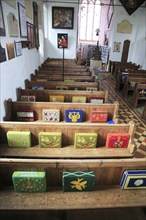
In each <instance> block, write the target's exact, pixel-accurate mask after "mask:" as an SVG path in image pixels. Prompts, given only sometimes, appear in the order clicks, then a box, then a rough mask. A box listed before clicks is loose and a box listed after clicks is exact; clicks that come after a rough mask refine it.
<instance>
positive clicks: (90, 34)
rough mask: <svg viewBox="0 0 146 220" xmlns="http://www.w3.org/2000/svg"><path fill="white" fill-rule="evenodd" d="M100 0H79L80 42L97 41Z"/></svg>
mask: <svg viewBox="0 0 146 220" xmlns="http://www.w3.org/2000/svg"><path fill="white" fill-rule="evenodd" d="M100 11H101V5H100V0H79V24H78V29H79V31H78V33H79V35H78V36H79V37H78V40H79V42H80V43H95V42H97V36H96V29H97V28H99V24H100Z"/></svg>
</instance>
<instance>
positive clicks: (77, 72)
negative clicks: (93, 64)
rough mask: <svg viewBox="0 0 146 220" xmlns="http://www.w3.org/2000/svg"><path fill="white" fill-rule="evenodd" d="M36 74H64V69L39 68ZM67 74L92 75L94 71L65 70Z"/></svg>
mask: <svg viewBox="0 0 146 220" xmlns="http://www.w3.org/2000/svg"><path fill="white" fill-rule="evenodd" d="M35 75H36V76H37V75H59V76H60V75H62V70H56V71H54V70H47V69H42V68H41V69H39V70H35ZM66 75H69V76H70V75H71V76H76V75H77V76H91V75H92V73H91V72H89V71H88V72H87V71H65V72H64V76H66Z"/></svg>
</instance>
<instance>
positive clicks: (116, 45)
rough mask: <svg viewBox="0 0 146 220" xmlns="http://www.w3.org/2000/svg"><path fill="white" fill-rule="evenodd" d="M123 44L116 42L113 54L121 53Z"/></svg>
mask: <svg viewBox="0 0 146 220" xmlns="http://www.w3.org/2000/svg"><path fill="white" fill-rule="evenodd" d="M120 46H121V42H114V50H113V52H120Z"/></svg>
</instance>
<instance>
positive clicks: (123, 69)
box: [115, 65, 141, 91]
mask: <svg viewBox="0 0 146 220" xmlns="http://www.w3.org/2000/svg"><path fill="white" fill-rule="evenodd" d="M138 68H139V67H138V66H133V67H132V66H130V65H129V66H126V65H125V66H124V65H123V66H119V67H118V68H117V70H116V73H115V80H116V90H117V91H120V87H121V85H123V84H124V81H125V79H126V77H127V75H135V74H136V73H137V74H141V70H138Z"/></svg>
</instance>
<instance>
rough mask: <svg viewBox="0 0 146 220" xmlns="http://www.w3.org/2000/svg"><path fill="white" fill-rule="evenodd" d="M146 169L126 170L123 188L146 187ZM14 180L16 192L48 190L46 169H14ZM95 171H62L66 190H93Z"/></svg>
mask: <svg viewBox="0 0 146 220" xmlns="http://www.w3.org/2000/svg"><path fill="white" fill-rule="evenodd" d="M145 179H146V170H128V171H124V173H123V175H122V178H121V182H120V186H121V188H122V189H139V188H141V189H142V188H146V181H145ZM12 181H13V186H14V190H15V192H46V191H47V183H46V172H45V171H37V172H36V171H14V173H13V175H12ZM95 181H96V175H95V172H94V171H84V172H83V171H76V172H62V189H63V191H64V192H84V191H92V190H94V187H95Z"/></svg>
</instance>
